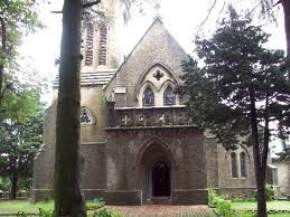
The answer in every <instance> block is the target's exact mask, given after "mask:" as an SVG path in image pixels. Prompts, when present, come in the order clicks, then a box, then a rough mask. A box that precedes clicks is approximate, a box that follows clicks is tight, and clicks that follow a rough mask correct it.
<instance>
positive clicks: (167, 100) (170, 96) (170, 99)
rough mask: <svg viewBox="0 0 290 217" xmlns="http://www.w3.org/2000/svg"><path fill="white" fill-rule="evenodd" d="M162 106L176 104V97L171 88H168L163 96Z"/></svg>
mask: <svg viewBox="0 0 290 217" xmlns="http://www.w3.org/2000/svg"><path fill="white" fill-rule="evenodd" d="M163 102H164V105H175V104H176V95H175V93H174V90H173V88H172V87H171V86H168V87H167V88H166V89H165V91H164V94H163Z"/></svg>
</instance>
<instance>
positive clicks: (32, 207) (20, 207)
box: [0, 200, 101, 213]
mask: <svg viewBox="0 0 290 217" xmlns="http://www.w3.org/2000/svg"><path fill="white" fill-rule="evenodd" d="M86 205H87V208H96V207H98V206H100V205H101V204H96V203H93V202H91V201H87V203H86ZM39 208H42V209H45V210H52V209H53V202H52V201H43V202H38V203H31V202H30V201H28V200H13V201H11V200H8V201H0V213H8V212H18V211H20V212H28V213H30V212H37V211H38V209H39Z"/></svg>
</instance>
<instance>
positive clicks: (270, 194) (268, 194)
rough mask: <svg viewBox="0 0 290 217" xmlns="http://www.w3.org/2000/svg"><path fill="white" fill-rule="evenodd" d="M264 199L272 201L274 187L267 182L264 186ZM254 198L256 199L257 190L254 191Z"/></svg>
mask: <svg viewBox="0 0 290 217" xmlns="http://www.w3.org/2000/svg"><path fill="white" fill-rule="evenodd" d="M265 196H266V201H272V200H273V199H274V189H273V186H272V185H269V184H267V185H266V187H265ZM255 198H256V199H257V192H255Z"/></svg>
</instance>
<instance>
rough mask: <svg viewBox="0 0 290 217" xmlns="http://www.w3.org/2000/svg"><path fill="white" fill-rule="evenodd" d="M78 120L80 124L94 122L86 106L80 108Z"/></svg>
mask: <svg viewBox="0 0 290 217" xmlns="http://www.w3.org/2000/svg"><path fill="white" fill-rule="evenodd" d="M80 122H81V124H95V123H96V119H95V117H94V116H93V114H92V112H91V111H90V110H89V109H88V108H87V107H82V108H81V113H80Z"/></svg>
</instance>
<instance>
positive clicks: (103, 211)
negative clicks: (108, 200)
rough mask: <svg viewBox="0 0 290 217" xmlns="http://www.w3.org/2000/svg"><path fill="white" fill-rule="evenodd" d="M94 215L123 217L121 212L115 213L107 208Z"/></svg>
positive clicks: (99, 216) (98, 216) (97, 216)
mask: <svg viewBox="0 0 290 217" xmlns="http://www.w3.org/2000/svg"><path fill="white" fill-rule="evenodd" d="M93 217H122V216H121V215H120V214H116V213H113V212H111V211H108V210H107V209H102V210H100V211H97V212H95V213H94V214H93Z"/></svg>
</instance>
